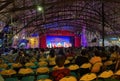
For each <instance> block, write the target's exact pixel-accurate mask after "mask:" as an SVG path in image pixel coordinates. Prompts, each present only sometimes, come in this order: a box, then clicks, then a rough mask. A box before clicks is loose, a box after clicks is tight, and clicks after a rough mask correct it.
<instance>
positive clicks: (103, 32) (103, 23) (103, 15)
mask: <svg viewBox="0 0 120 81" xmlns="http://www.w3.org/2000/svg"><path fill="white" fill-rule="evenodd" d="M104 38H105V14H104V2H103V1H102V46H103V47H104Z"/></svg>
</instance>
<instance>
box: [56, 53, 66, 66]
mask: <svg viewBox="0 0 120 81" xmlns="http://www.w3.org/2000/svg"><path fill="white" fill-rule="evenodd" d="M55 62H56V65H57V66H58V67H63V66H64V62H65V56H64V55H57V56H56V59H55Z"/></svg>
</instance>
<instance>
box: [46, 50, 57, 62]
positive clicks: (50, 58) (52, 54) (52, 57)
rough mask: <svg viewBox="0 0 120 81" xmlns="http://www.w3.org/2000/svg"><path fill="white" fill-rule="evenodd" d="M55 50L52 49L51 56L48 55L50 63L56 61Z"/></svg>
mask: <svg viewBox="0 0 120 81" xmlns="http://www.w3.org/2000/svg"><path fill="white" fill-rule="evenodd" d="M55 57H56V56H55V50H54V49H51V50H50V53H49V55H48V57H47V59H48V61H54V60H55Z"/></svg>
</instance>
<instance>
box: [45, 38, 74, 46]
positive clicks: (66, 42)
mask: <svg viewBox="0 0 120 81" xmlns="http://www.w3.org/2000/svg"><path fill="white" fill-rule="evenodd" d="M73 42H74V41H73V37H71V36H47V37H46V45H47V47H48V48H56V47H72V46H73V45H74V44H73Z"/></svg>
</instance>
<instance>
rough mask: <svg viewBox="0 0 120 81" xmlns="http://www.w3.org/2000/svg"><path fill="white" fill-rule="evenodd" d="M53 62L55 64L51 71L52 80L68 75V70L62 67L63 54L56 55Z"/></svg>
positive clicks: (55, 80)
mask: <svg viewBox="0 0 120 81" xmlns="http://www.w3.org/2000/svg"><path fill="white" fill-rule="evenodd" d="M55 62H56V65H57V66H56V68H55V69H54V71H53V72H52V77H53V79H54V81H59V80H60V79H61V78H63V77H65V76H68V75H70V70H69V69H67V68H65V67H64V62H65V56H63V55H58V56H56V59H55Z"/></svg>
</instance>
